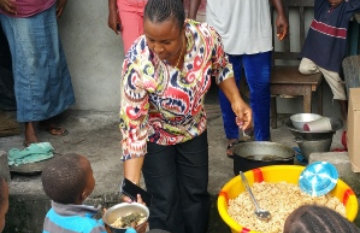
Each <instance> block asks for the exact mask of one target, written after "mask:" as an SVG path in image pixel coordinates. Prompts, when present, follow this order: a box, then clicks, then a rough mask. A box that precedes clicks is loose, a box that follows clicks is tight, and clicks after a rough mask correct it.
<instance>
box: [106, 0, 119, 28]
mask: <svg viewBox="0 0 360 233" xmlns="http://www.w3.org/2000/svg"><path fill="white" fill-rule="evenodd" d="M108 5H109V16H108V26H109V28H111V30H113V31H114V32H115V33H116V34H119V32H120V31H121V30H122V26H121V21H120V18H119V13H118V9H117V6H116V0H109V1H108Z"/></svg>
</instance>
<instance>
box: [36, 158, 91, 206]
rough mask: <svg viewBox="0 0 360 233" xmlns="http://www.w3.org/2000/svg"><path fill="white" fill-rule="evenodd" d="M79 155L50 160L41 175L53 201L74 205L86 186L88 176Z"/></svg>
mask: <svg viewBox="0 0 360 233" xmlns="http://www.w3.org/2000/svg"><path fill="white" fill-rule="evenodd" d="M84 158H85V157H84V156H82V155H79V154H66V155H63V156H59V157H56V158H54V159H52V160H50V161H49V162H48V164H47V166H46V167H45V168H44V169H43V171H42V174H41V181H42V185H43V188H44V191H45V193H46V195H48V197H50V198H51V199H52V200H53V201H55V202H58V203H62V204H74V203H75V201H76V200H77V199H78V198H79V197H80V195H81V194H82V192H83V191H84V189H85V186H86V175H87V173H86V172H85V171H84V168H83V166H82V164H81V160H82V159H84Z"/></svg>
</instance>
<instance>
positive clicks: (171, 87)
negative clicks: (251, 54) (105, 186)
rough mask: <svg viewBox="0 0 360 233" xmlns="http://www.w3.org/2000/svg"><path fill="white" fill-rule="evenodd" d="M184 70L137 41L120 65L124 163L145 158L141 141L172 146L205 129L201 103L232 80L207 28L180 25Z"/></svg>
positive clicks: (188, 23)
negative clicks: (213, 84) (183, 38)
mask: <svg viewBox="0 0 360 233" xmlns="http://www.w3.org/2000/svg"><path fill="white" fill-rule="evenodd" d="M185 24H186V26H185V35H186V39H187V48H186V54H185V56H184V65H183V69H182V70H179V69H178V68H176V67H173V66H171V65H169V64H167V63H166V62H164V61H162V60H160V59H159V57H158V56H157V55H156V54H154V53H152V52H151V51H150V50H149V48H148V46H147V43H146V37H145V36H141V37H139V38H138V39H137V41H136V42H135V43H134V45H133V46H132V47H131V48H130V51H129V53H128V54H127V57H126V58H125V60H124V64H123V74H122V77H123V88H122V90H121V91H122V94H121V101H122V102H121V105H122V106H121V110H120V129H121V132H122V136H123V141H122V148H123V159H124V160H126V159H130V158H134V157H139V156H144V155H145V153H146V142H147V141H148V140H149V141H150V142H154V143H156V144H159V145H175V144H177V143H182V142H185V141H188V140H190V139H192V138H194V137H195V136H198V135H200V134H201V133H202V132H204V130H205V129H206V113H205V109H204V98H205V94H206V92H207V91H208V90H209V88H210V85H211V78H212V77H214V78H215V81H216V83H217V84H218V83H220V82H222V81H223V80H225V79H227V78H229V77H233V71H232V66H231V64H230V63H229V61H228V58H227V57H226V55H225V53H224V49H223V46H222V42H221V39H220V36H219V35H218V34H217V33H216V31H215V30H214V29H213V28H211V27H209V26H208V25H207V24H205V23H203V24H201V23H198V22H195V21H192V20H186V22H185Z"/></svg>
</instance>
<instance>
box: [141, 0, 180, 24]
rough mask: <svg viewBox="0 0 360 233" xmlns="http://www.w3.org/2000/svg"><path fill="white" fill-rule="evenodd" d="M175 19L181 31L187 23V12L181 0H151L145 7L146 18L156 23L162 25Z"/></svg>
mask: <svg viewBox="0 0 360 233" xmlns="http://www.w3.org/2000/svg"><path fill="white" fill-rule="evenodd" d="M170 17H174V19H175V20H176V21H177V23H178V26H179V28H180V29H181V28H182V26H183V25H184V21H185V11H184V6H183V3H182V1H181V0H149V1H148V2H147V4H146V6H145V12H144V18H145V19H149V20H150V21H151V22H154V23H162V22H164V21H166V20H168V19H169V18H170Z"/></svg>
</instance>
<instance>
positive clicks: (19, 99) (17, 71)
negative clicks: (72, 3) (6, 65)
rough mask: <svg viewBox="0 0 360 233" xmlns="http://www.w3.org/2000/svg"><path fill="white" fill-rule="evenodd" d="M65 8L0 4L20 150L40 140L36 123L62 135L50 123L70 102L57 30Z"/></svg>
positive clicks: (35, 1) (31, 2) (52, 2)
mask: <svg viewBox="0 0 360 233" xmlns="http://www.w3.org/2000/svg"><path fill="white" fill-rule="evenodd" d="M65 4H66V0H58V1H56V0H49V1H43V0H22V1H12V0H0V24H1V26H2V29H3V31H4V34H5V36H6V38H7V41H8V43H9V47H10V53H11V59H12V70H13V77H14V85H15V97H16V107H17V121H18V122H24V123H25V132H24V133H25V141H24V145H25V146H28V145H30V144H31V143H36V142H38V141H39V139H38V136H37V132H36V127H35V124H36V123H37V122H39V123H40V126H42V127H43V128H44V129H45V130H47V131H48V132H49V133H50V134H52V135H66V134H67V130H66V129H64V128H59V127H57V126H55V125H54V121H53V120H54V117H55V116H57V115H59V114H60V113H62V112H64V111H65V110H66V109H67V108H69V106H70V105H72V104H74V103H75V98H74V93H73V89H72V84H71V77H70V73H69V70H68V67H67V63H66V60H65V55H64V51H63V49H62V46H61V43H60V37H59V32H58V25H57V17H60V15H61V14H62V12H63V9H64V7H65Z"/></svg>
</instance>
